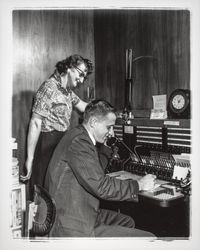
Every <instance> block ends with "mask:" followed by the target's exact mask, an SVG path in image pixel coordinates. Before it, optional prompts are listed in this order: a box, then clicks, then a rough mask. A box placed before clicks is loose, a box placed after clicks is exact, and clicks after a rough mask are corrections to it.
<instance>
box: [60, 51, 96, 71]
mask: <svg viewBox="0 0 200 250" xmlns="http://www.w3.org/2000/svg"><path fill="white" fill-rule="evenodd" d="M82 63H84V64H85V66H86V68H87V75H89V74H91V73H92V71H93V65H92V61H90V60H89V59H86V58H83V57H82V56H80V55H77V54H74V55H71V56H69V57H67V58H66V59H64V60H62V61H59V62H57V63H56V69H57V70H58V72H59V74H62V73H66V72H67V70H68V69H69V68H72V67H74V66H75V67H78V66H79V65H80V64H82Z"/></svg>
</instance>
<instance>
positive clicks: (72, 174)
mask: <svg viewBox="0 0 200 250" xmlns="http://www.w3.org/2000/svg"><path fill="white" fill-rule="evenodd" d="M115 120H116V114H115V110H114V108H113V107H112V106H111V105H110V104H109V103H108V102H106V101H104V100H93V101H92V102H91V103H89V104H88V105H87V107H86V110H85V113H84V117H83V123H82V124H81V125H79V126H77V127H76V128H73V129H72V130H70V131H69V132H67V133H66V134H65V135H64V137H63V138H62V139H61V141H60V142H59V144H58V146H57V147H56V149H55V151H54V154H53V157H52V159H51V161H50V164H49V167H48V171H47V175H46V181H45V186H46V189H47V190H48V191H49V193H50V195H51V196H52V197H53V199H54V200H55V203H56V211H57V214H56V220H55V223H54V225H53V228H52V230H51V232H50V237H155V236H154V235H153V234H152V233H150V232H147V231H143V230H139V229H137V228H135V223H134V220H133V219H132V218H131V217H129V216H127V215H124V214H121V213H118V212H115V211H110V210H104V209H100V208H99V200H100V199H104V200H110V201H137V198H138V192H139V191H140V190H149V189H152V188H153V187H154V179H155V176H153V175H146V176H144V177H142V178H141V179H140V180H138V181H136V180H119V179H116V178H114V177H110V176H108V175H106V174H105V173H104V169H103V167H102V165H101V164H100V161H99V158H98V153H97V149H96V147H95V145H96V143H97V142H99V143H104V141H105V140H106V139H107V137H108V136H110V135H112V134H113V126H114V124H115Z"/></svg>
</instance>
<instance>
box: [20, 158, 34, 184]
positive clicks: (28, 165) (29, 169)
mask: <svg viewBox="0 0 200 250" xmlns="http://www.w3.org/2000/svg"><path fill="white" fill-rule="evenodd" d="M25 168H26V175H20V180H21V181H27V180H29V179H30V178H31V174H32V160H31V161H30V160H28V159H27V160H26V162H25Z"/></svg>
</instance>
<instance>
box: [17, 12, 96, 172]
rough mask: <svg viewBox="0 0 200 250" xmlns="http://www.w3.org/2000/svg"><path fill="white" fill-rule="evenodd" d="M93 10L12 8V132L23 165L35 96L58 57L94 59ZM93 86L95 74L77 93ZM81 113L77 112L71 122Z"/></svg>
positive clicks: (83, 92) (50, 72)
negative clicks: (71, 56)
mask: <svg viewBox="0 0 200 250" xmlns="http://www.w3.org/2000/svg"><path fill="white" fill-rule="evenodd" d="M93 34H94V32H93V11H91V10H90V11H88V10H15V11H13V112H12V114H13V117H12V126H13V131H12V135H13V136H14V137H16V138H17V142H18V147H19V149H18V158H19V161H20V166H21V167H22V165H23V163H24V159H25V154H26V135H27V129H28V123H29V119H30V115H31V107H32V101H33V96H34V94H35V91H36V90H37V89H38V87H39V86H40V84H41V83H42V82H43V81H44V80H46V79H47V78H48V77H49V76H50V75H51V74H52V73H53V72H54V69H55V67H54V66H55V64H56V63H57V61H59V60H62V59H65V58H66V57H67V56H69V55H71V54H74V53H76V54H80V55H82V56H84V57H86V58H88V59H91V60H92V61H93V62H94V61H95V60H94V37H93ZM88 85H89V86H90V85H91V86H94V74H92V75H90V77H89V81H88V83H87V84H86V86H80V88H79V89H78V90H77V94H78V95H79V96H80V97H82V98H85V97H86V93H87V91H86V89H87V86H88ZM77 120H78V115H77V114H76V113H75V112H74V113H73V119H72V125H75V124H76V123H77Z"/></svg>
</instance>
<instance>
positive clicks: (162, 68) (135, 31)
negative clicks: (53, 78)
mask: <svg viewBox="0 0 200 250" xmlns="http://www.w3.org/2000/svg"><path fill="white" fill-rule="evenodd" d="M127 48H132V49H133V58H138V57H140V56H150V57H142V58H141V59H138V60H136V61H135V62H134V63H133V95H132V107H133V109H134V110H141V111H142V110H150V109H151V108H152V95H157V94H167V96H169V95H170V93H171V92H172V91H173V90H174V89H176V88H190V12H189V11H188V10H156V9H153V10H150V9H149V10H144V9H107V10H103V9H96V10H92V9H90V10H89V9H88V10H87V9H85V10H84V9H78V10H75V9H73V10H69V9H68V10H64V9H63V10H16V11H13V112H12V114H13V120H12V125H13V133H12V134H13V136H14V137H16V138H17V141H18V144H19V150H18V151H19V160H20V164H21V166H22V164H23V162H24V159H25V154H26V145H25V143H26V135H27V129H28V123H29V119H30V114H31V106H32V101H33V95H34V93H35V91H36V90H37V88H38V87H39V85H40V84H41V83H42V82H43V81H44V80H45V79H47V78H48V77H49V76H50V75H51V74H52V73H53V71H54V66H55V64H56V62H57V61H59V60H61V59H64V58H65V57H66V56H68V55H71V54H74V53H79V54H81V55H82V56H85V57H87V58H89V59H91V60H92V61H93V62H94V64H95V73H93V74H92V75H91V76H90V78H89V83H88V84H89V85H90V86H94V84H95V93H96V97H97V98H105V99H107V100H108V101H110V102H111V103H112V104H113V105H114V106H115V107H116V108H117V109H118V110H119V109H122V108H123V107H124V102H125V100H124V99H125V52H126V49H127ZM86 87H87V85H86V86H81V87H80V89H78V90H77V93H78V94H79V95H80V96H81V97H83V98H84V99H85V98H86V93H87V91H86ZM77 119H78V116H77V115H76V113H73V120H72V125H75V124H76V123H77Z"/></svg>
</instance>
